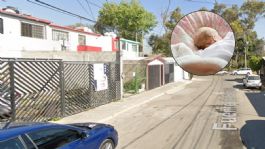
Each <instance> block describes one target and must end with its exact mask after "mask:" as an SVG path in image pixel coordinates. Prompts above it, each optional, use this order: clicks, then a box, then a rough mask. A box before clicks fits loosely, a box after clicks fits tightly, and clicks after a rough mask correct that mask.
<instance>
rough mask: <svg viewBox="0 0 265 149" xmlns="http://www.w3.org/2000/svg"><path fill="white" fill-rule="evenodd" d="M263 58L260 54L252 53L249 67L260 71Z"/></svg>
mask: <svg viewBox="0 0 265 149" xmlns="http://www.w3.org/2000/svg"><path fill="white" fill-rule="evenodd" d="M261 60H262V58H261V57H260V56H255V55H252V56H251V57H250V59H249V67H250V68H251V69H252V70H254V71H256V72H257V73H258V71H259V70H260V68H261Z"/></svg>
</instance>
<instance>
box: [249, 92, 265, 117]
mask: <svg viewBox="0 0 265 149" xmlns="http://www.w3.org/2000/svg"><path fill="white" fill-rule="evenodd" d="M245 94H246V96H247V98H248V100H249V101H250V103H251V104H252V106H253V107H254V108H255V110H256V112H257V113H258V115H259V116H262V117H265V99H264V98H265V97H264V92H249V93H245Z"/></svg>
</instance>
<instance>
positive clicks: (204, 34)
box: [193, 27, 222, 50]
mask: <svg viewBox="0 0 265 149" xmlns="http://www.w3.org/2000/svg"><path fill="white" fill-rule="evenodd" d="M221 39H222V38H221V37H220V36H219V34H218V32H217V31H216V30H215V29H213V28H210V27H201V28H199V29H198V30H197V31H196V33H195V34H194V36H193V41H194V45H195V46H196V47H197V48H198V49H202V50H203V49H205V48H207V47H209V46H210V45H212V44H213V43H215V42H216V41H218V40H221Z"/></svg>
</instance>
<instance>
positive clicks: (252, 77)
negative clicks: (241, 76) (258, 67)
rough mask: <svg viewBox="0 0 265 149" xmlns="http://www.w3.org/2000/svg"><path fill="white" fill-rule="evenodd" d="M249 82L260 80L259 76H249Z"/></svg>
mask: <svg viewBox="0 0 265 149" xmlns="http://www.w3.org/2000/svg"><path fill="white" fill-rule="evenodd" d="M248 79H249V80H260V77H259V76H249V77H248Z"/></svg>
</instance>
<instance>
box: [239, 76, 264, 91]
mask: <svg viewBox="0 0 265 149" xmlns="http://www.w3.org/2000/svg"><path fill="white" fill-rule="evenodd" d="M243 86H245V87H246V88H248V87H253V88H259V89H261V86H262V83H261V80H260V76H258V75H247V76H246V78H244V79H243Z"/></svg>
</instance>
